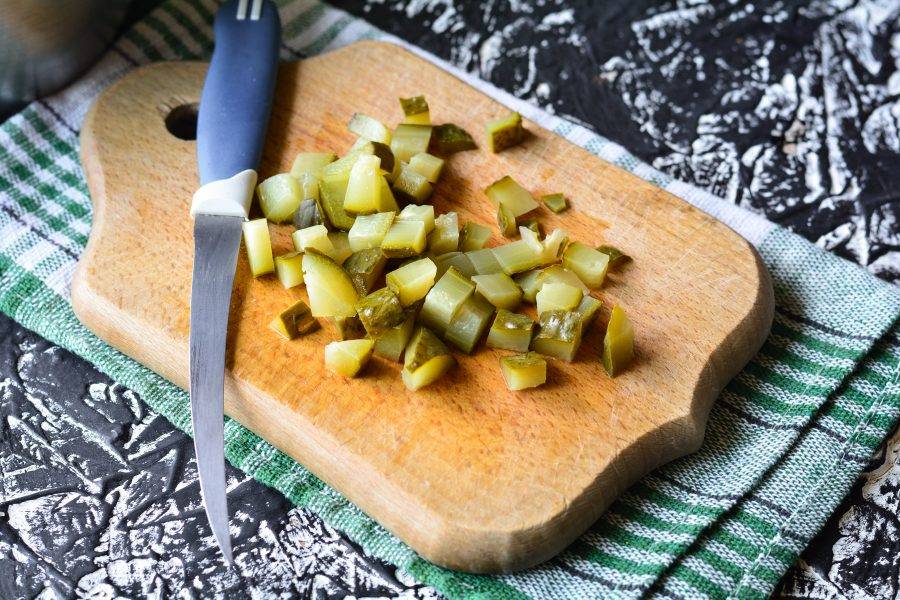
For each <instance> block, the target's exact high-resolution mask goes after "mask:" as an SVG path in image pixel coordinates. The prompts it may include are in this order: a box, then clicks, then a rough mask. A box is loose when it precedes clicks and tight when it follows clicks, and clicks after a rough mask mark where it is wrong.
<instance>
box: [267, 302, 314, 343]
mask: <svg viewBox="0 0 900 600" xmlns="http://www.w3.org/2000/svg"><path fill="white" fill-rule="evenodd" d="M269 327H270V328H272V329H273V330H274V331H275V332H276V333H278V335H280V336H282V337H284V338H286V339H289V340H292V339H294V338H296V337H299V336H301V335H306V334H307V333H310V332H313V331H315V330H316V329H318V328H319V322H318V321H316V320H315V319H314V318H313V316H312V313H310V310H309V306H307V305H306V302H304V301H303V300H298V301H297V302H295V303H294V304H292V305H291V306H289V307H288V308H286V309H284V310H283V311H281V313H280V314H279V315H278V316H277V317H275V319H274V320H273V321H272V322H271V323H269Z"/></svg>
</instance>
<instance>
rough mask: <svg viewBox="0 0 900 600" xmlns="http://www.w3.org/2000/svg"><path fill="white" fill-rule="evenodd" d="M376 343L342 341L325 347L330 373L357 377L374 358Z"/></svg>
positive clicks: (367, 340) (326, 363)
mask: <svg viewBox="0 0 900 600" xmlns="http://www.w3.org/2000/svg"><path fill="white" fill-rule="evenodd" d="M374 347H375V342H373V341H372V340H369V339H366V338H363V339H361V340H341V341H337V342H331V343H330V344H328V345H326V346H325V366H326V367H327V368H328V370H329V371H332V372H334V373H337V374H338V375H343V376H344V377H356V375H357V374H359V372H360V371H361V370H362V368H363V367H365V366H366V364H368V362H369V359H370V358H371V357H372V349H373V348H374Z"/></svg>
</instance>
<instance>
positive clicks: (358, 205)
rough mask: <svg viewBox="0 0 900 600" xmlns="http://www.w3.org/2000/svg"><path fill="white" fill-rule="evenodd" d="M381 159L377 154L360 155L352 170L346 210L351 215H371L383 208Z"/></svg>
mask: <svg viewBox="0 0 900 600" xmlns="http://www.w3.org/2000/svg"><path fill="white" fill-rule="evenodd" d="M379 164H380V161H379V159H378V157H377V156H370V155H366V156H360V157H359V159H358V160H357V161H356V163H355V164H354V165H353V168H352V169H351V170H350V179H349V180H348V182H347V191H346V193H345V194H344V210H345V211H346V212H347V214H350V215H371V214H373V213H376V212H378V211H379V210H380V209H381V182H382V181H383V177H382V176H381V172H380V171H379Z"/></svg>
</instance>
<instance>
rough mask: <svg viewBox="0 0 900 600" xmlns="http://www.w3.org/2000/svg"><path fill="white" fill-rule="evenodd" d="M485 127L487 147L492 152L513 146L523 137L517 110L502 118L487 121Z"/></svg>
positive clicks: (523, 132)
mask: <svg viewBox="0 0 900 600" xmlns="http://www.w3.org/2000/svg"><path fill="white" fill-rule="evenodd" d="M485 129H486V130H487V140H488V148H490V150H491V152H494V153H496V152H502V151H503V150H506V149H507V148H511V147H513V146H515V145H516V144H518V143H520V142H521V141H522V139H524V137H525V128H523V127H522V115H520V114H519V113H517V112H511V113H509V115H507V116H506V117H504V118H502V119H497V120H495V121H488V123H487V125H486V126H485Z"/></svg>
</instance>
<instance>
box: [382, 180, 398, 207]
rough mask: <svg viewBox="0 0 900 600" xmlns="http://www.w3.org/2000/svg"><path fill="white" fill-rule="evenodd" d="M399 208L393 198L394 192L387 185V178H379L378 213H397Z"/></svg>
mask: <svg viewBox="0 0 900 600" xmlns="http://www.w3.org/2000/svg"><path fill="white" fill-rule="evenodd" d="M398 210H400V207H399V206H398V205H397V199H396V198H394V192H393V191H391V186H390V184H389V183H388V180H387V176H386V175H382V176H381V197H380V201H379V205H378V211H379V212H397V211H398Z"/></svg>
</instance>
